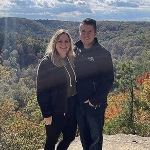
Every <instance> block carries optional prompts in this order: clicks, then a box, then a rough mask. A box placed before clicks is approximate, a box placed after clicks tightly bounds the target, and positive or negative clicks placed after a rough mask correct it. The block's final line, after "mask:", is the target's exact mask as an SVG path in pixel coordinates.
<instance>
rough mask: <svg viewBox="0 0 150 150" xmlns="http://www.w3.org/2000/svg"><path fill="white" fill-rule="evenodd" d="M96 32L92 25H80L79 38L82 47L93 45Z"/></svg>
mask: <svg viewBox="0 0 150 150" xmlns="http://www.w3.org/2000/svg"><path fill="white" fill-rule="evenodd" d="M95 36H96V33H95V31H94V27H93V26H92V25H82V26H81V28H80V40H81V41H82V43H83V45H84V48H90V47H91V46H92V45H93V42H94V38H95Z"/></svg>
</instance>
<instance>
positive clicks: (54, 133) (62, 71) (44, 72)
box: [37, 29, 77, 150]
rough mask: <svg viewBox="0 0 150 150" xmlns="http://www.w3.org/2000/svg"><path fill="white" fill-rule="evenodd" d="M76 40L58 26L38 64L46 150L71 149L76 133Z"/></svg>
mask: <svg viewBox="0 0 150 150" xmlns="http://www.w3.org/2000/svg"><path fill="white" fill-rule="evenodd" d="M72 48H73V42H72V39H71V36H70V35H69V33H68V32H67V31H66V30H64V29H60V30H58V31H57V32H56V33H55V34H54V36H53V37H52V39H51V41H50V43H49V45H48V47H47V51H46V54H45V56H44V58H43V59H42V61H41V62H40V64H39V67H38V74H37V100H38V104H39V106H40V109H41V112H42V115H43V117H44V123H45V128H46V143H45V148H44V150H54V149H55V145H56V143H57V141H58V138H59V135H60V134H61V133H62V135H63V138H62V140H61V141H60V142H59V143H58V144H57V148H56V149H57V150H67V148H68V147H69V145H70V143H71V142H72V141H73V140H74V138H75V134H76V126H77V123H76V116H75V106H76V74H75V71H74V57H75V54H74V51H73V50H72Z"/></svg>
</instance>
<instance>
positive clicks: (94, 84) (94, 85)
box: [93, 81, 96, 91]
mask: <svg viewBox="0 0 150 150" xmlns="http://www.w3.org/2000/svg"><path fill="white" fill-rule="evenodd" d="M93 87H94V91H96V83H95V82H94V81H93Z"/></svg>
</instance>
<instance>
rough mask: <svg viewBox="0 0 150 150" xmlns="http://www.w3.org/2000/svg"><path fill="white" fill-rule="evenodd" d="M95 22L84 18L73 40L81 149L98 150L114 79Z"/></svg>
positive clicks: (100, 147)
mask: <svg viewBox="0 0 150 150" xmlns="http://www.w3.org/2000/svg"><path fill="white" fill-rule="evenodd" d="M96 28H97V27H96V21H95V20H93V19H90V18H86V19H84V20H83V21H82V22H81V23H80V25H79V38H80V40H79V41H78V42H77V43H75V53H76V74H77V95H78V100H79V102H78V105H77V121H78V126H79V131H80V139H81V143H82V147H83V150H102V143H103V134H102V131H103V125H104V113H105V109H106V107H107V95H108V93H109V90H110V88H111V86H112V84H113V81H114V73H113V64H112V59H111V55H110V52H108V51H107V50H106V49H105V48H104V47H103V46H101V45H100V44H99V43H98V40H97V38H96Z"/></svg>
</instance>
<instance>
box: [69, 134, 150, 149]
mask: <svg viewBox="0 0 150 150" xmlns="http://www.w3.org/2000/svg"><path fill="white" fill-rule="evenodd" d="M68 150H83V149H82V146H81V143H80V139H79V137H76V139H75V140H74V141H73V142H72V143H71V145H70V147H69V149H68ZM103 150H150V137H140V136H137V135H131V134H129V135H125V134H117V135H104V142H103Z"/></svg>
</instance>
